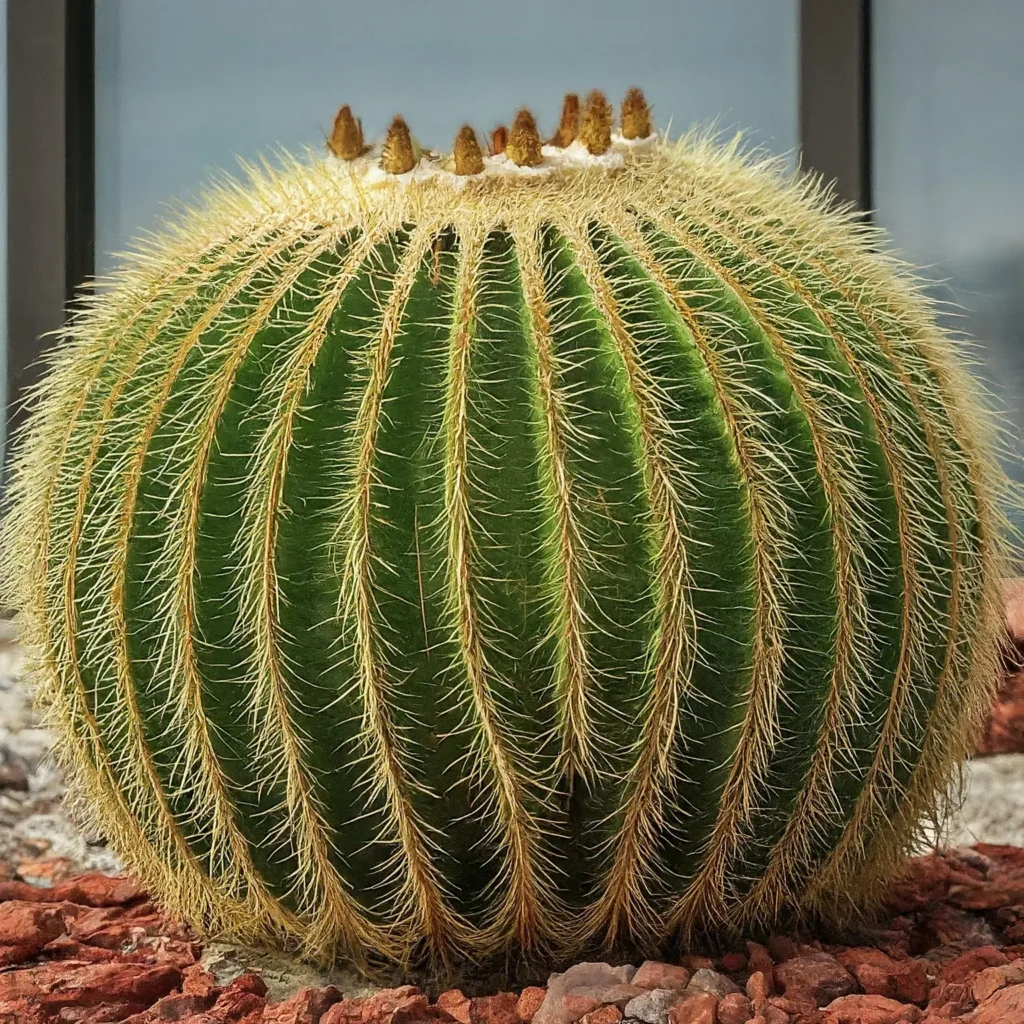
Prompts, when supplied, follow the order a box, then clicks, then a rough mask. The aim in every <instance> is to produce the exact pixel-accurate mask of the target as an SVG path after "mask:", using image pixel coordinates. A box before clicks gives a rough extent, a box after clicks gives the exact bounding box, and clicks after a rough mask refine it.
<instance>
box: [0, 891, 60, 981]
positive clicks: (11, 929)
mask: <svg viewBox="0 0 1024 1024" xmlns="http://www.w3.org/2000/svg"><path fill="white" fill-rule="evenodd" d="M63 934H64V914H63V913H62V911H61V908H60V907H58V906H54V905H52V904H46V903H26V902H23V901H21V900H11V901H10V902H8V903H7V904H5V905H4V908H3V911H2V913H0V967H8V966H10V965H11V964H20V963H24V962H25V961H26V960H29V959H31V958H32V957H34V956H35V955H36V953H38V952H39V951H40V950H41V949H42V948H43V946H45V945H47V944H48V943H50V942H52V941H53V940H54V939H56V938H57V937H58V936H60V935H63Z"/></svg>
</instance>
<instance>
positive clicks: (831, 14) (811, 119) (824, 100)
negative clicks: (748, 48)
mask: <svg viewBox="0 0 1024 1024" xmlns="http://www.w3.org/2000/svg"><path fill="white" fill-rule="evenodd" d="M870 59H871V3H870V0H801V3H800V140H801V150H802V158H801V164H802V166H803V167H804V169H806V170H815V171H819V172H820V173H821V174H823V175H824V176H825V178H826V179H827V180H829V181H834V182H835V187H836V193H837V195H838V196H839V198H840V199H844V200H849V201H852V202H854V203H856V204H857V205H858V206H860V207H861V208H862V209H865V210H867V209H869V208H870V206H871V146H870V141H871V133H870V117H871V75H870V70H871V69H870Z"/></svg>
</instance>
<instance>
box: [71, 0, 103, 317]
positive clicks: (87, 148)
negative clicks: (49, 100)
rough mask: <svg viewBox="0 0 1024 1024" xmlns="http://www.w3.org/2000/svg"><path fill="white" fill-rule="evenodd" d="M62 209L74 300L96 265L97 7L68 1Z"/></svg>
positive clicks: (89, 0) (90, 0) (92, 2)
mask: <svg viewBox="0 0 1024 1024" xmlns="http://www.w3.org/2000/svg"><path fill="white" fill-rule="evenodd" d="M66 8H67V10H66V14H65V50H64V55H65V56H64V75H65V78H64V96H65V108H64V110H65V117H66V118H67V121H66V130H65V133H64V140H65V146H66V150H65V154H64V167H65V176H64V209H65V214H66V218H67V222H66V225H65V228H66V246H65V249H66V252H67V265H66V267H65V275H64V279H65V287H64V293H65V295H66V296H67V297H68V299H71V298H72V297H73V296H74V295H75V293H76V291H77V290H78V289H79V288H80V287H81V285H82V282H83V281H85V280H86V279H87V278H90V277H92V275H93V273H94V271H95V261H96V8H95V0H66Z"/></svg>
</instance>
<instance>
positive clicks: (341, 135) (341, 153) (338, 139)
mask: <svg viewBox="0 0 1024 1024" xmlns="http://www.w3.org/2000/svg"><path fill="white" fill-rule="evenodd" d="M327 148H328V149H329V150H330V151H331V152H332V153H333V154H334V155H335V156H336V157H337V158H338V159H339V160H355V158H356V157H357V156H362V155H363V154H364V153H365V152H366V151H367V149H368V148H369V147H368V146H366V145H364V143H363V123H362V121H360V120H358V119H357V118H355V117H353V116H352V110H351V108H350V107H349V105H348V104H347V103H346V104H345V106H343V107H342V108H341V110H339V111H338V113H337V115H336V116H335V118H334V127H333V128H332V129H331V137H330V138H329V139H328V140H327Z"/></svg>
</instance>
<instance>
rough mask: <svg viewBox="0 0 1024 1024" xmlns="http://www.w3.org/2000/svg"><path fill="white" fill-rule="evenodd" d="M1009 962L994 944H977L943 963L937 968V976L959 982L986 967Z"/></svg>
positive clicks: (1000, 965)
mask: <svg viewBox="0 0 1024 1024" xmlns="http://www.w3.org/2000/svg"><path fill="white" fill-rule="evenodd" d="M1009 962H1010V961H1009V958H1008V957H1007V956H1006V954H1005V953H1004V952H1003V951H1002V950H1000V949H996V947H995V946H979V947H978V948H977V949H970V950H968V951H967V952H966V953H963V954H961V955H960V956H958V957H957V958H956V959H955V960H952V961H951V962H949V963H946V964H943V965H942V967H941V968H940V970H939V977H940V978H941V979H942V981H945V982H952V983H960V982H964V981H966V980H967V979H968V978H970V976H971V975H972V974H975V973H977V972H978V971H983V970H984V969H985V968H986V967H1002V966H1003V965H1004V964H1008V963H1009Z"/></svg>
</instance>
